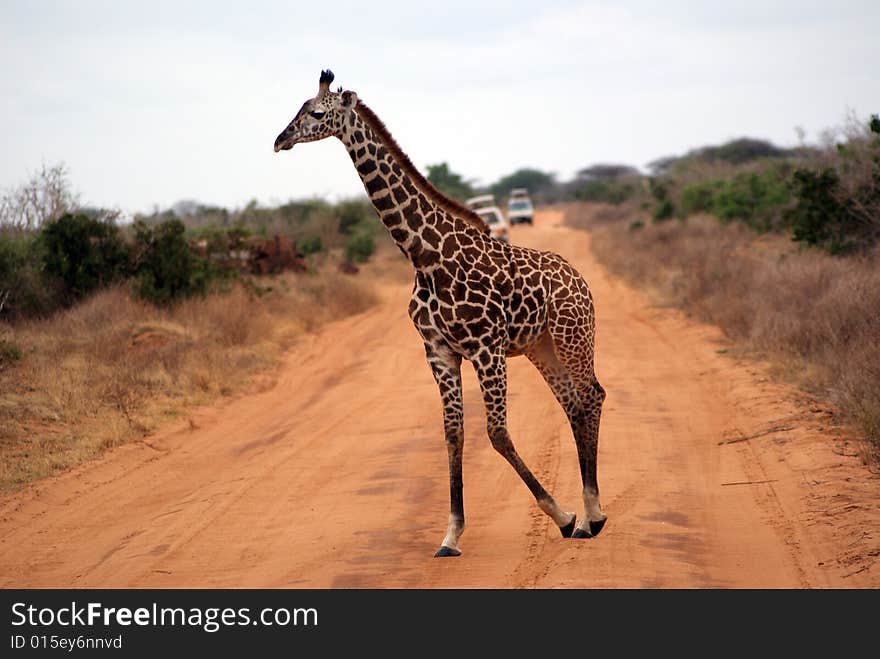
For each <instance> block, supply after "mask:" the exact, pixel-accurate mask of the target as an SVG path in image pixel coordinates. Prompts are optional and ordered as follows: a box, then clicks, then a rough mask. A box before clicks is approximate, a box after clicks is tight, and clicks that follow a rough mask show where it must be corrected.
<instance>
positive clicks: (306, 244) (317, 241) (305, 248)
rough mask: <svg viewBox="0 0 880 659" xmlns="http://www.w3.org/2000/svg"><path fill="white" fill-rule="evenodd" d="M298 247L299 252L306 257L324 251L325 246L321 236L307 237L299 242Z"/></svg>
mask: <svg viewBox="0 0 880 659" xmlns="http://www.w3.org/2000/svg"><path fill="white" fill-rule="evenodd" d="M296 246H297V248H298V249H299V251H301V252H302V253H303V254H305V255H306V256H308V255H309V254H316V253H317V252H320V251H321V250H322V249H324V244H323V243H322V242H321V236H306V237H305V238H300V239H299V240H298V241H297V243H296Z"/></svg>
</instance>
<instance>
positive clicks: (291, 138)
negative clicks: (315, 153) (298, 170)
mask: <svg viewBox="0 0 880 659" xmlns="http://www.w3.org/2000/svg"><path fill="white" fill-rule="evenodd" d="M294 144H296V135H293V134H291V133H290V132H288V131H287V130H284V131H282V132H281V134H280V135H279V136H278V137H276V138H275V153H278V152H279V151H290V149H292V148H293V145H294Z"/></svg>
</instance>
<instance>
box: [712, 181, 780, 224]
mask: <svg viewBox="0 0 880 659" xmlns="http://www.w3.org/2000/svg"><path fill="white" fill-rule="evenodd" d="M790 199H791V192H790V190H789V187H788V185H787V184H786V182H785V180H784V179H783V178H781V177H780V176H779V174H778V173H777V172H776V171H775V170H772V169H770V170H766V171H764V172H760V173H758V172H748V173H741V174H737V175H736V176H735V177H734V178H733V180H729V181H723V182H721V184H720V185H719V186H718V188H717V190H716V191H715V193H714V194H713V195H712V197H711V210H712V212H713V213H714V214H715V215H716V216H717V217H718V219H720V220H721V221H722V222H730V221H733V220H739V221H741V222H743V223H745V224H746V225H748V226H749V227H751V228H752V229H755V230H757V231H769V230H770V229H772V228H774V226H776V225H778V224H779V221H778V220H779V218H780V217H781V208H782V207H783V206H785V205H786V204H787V203H788V202H789V200H790Z"/></svg>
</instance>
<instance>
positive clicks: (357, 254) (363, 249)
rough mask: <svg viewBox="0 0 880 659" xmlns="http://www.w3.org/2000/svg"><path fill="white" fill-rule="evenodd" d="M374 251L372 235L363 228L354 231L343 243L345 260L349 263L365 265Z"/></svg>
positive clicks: (374, 245) (374, 244)
mask: <svg viewBox="0 0 880 659" xmlns="http://www.w3.org/2000/svg"><path fill="white" fill-rule="evenodd" d="M375 249H376V243H375V241H374V240H373V235H372V233H371V232H370V231H369V230H367V229H365V228H360V229H358V230H355V231H354V232H353V233H352V235H351V237H350V238H349V239H348V240H347V241H346V242H345V258H346V259H348V260H349V261H357V262H358V263H365V262H366V261H367V260H368V259H369V258H370V256H371V255H372V254H373V251H374V250H375Z"/></svg>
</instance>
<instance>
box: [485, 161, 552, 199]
mask: <svg viewBox="0 0 880 659" xmlns="http://www.w3.org/2000/svg"><path fill="white" fill-rule="evenodd" d="M555 183H556V181H555V176H554V175H553V174H551V173H549V172H542V171H541V170H538V169H530V168H528V167H526V168H522V169H518V170H516V171H515V172H514V173H513V174H508V175H507V176H505V177H503V178H502V179H500V180H499V181H498V182H497V183H493V184H492V185H491V186H489V190H490V192H492V194H494V195H495V198H496V199H500V198H503V197H506V196H507V195H508V194H509V193H510V191H511V190H513V189H514V188H525V189H526V190H528V191H529V194H531V195H533V196H534V195H536V194H540V193H541V191H542V190H547V189H548V188H551V187H553V186H554V185H555Z"/></svg>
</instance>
